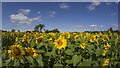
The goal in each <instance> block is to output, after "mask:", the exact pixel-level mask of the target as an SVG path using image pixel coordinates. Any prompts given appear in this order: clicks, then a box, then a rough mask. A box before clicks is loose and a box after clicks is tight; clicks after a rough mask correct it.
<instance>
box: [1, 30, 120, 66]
mask: <svg viewBox="0 0 120 68" xmlns="http://www.w3.org/2000/svg"><path fill="white" fill-rule="evenodd" d="M1 52H2V66H3V67H9V66H10V67H12V66H20V67H23V68H24V67H26V66H27V67H34V66H36V67H39V66H41V67H56V66H60V67H64V68H66V67H67V68H73V67H79V66H92V67H94V66H99V67H102V68H104V67H116V68H118V67H120V34H119V33H118V32H114V33H113V32H110V31H108V32H98V33H88V32H73V33H69V32H63V33H40V32H32V31H31V32H2V50H1Z"/></svg>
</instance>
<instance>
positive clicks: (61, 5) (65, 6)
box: [60, 3, 69, 8]
mask: <svg viewBox="0 0 120 68" xmlns="http://www.w3.org/2000/svg"><path fill="white" fill-rule="evenodd" d="M60 8H69V6H68V5H67V4H65V3H62V4H60Z"/></svg>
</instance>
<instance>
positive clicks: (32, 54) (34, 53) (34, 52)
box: [25, 47, 38, 58]
mask: <svg viewBox="0 0 120 68" xmlns="http://www.w3.org/2000/svg"><path fill="white" fill-rule="evenodd" d="M25 49H26V52H28V53H29V55H31V56H32V57H33V58H36V57H37V55H38V54H37V51H35V50H34V48H30V47H28V48H25Z"/></svg>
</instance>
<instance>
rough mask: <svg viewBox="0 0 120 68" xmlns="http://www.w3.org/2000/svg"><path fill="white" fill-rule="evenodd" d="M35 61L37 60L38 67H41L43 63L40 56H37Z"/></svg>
mask: <svg viewBox="0 0 120 68" xmlns="http://www.w3.org/2000/svg"><path fill="white" fill-rule="evenodd" d="M36 60H37V62H38V65H39V66H43V61H42V56H41V55H38V57H37V59H36Z"/></svg>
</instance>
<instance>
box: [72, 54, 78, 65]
mask: <svg viewBox="0 0 120 68" xmlns="http://www.w3.org/2000/svg"><path fill="white" fill-rule="evenodd" d="M72 61H73V66H76V65H77V64H78V62H79V61H80V58H79V56H77V55H73V57H72Z"/></svg>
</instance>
